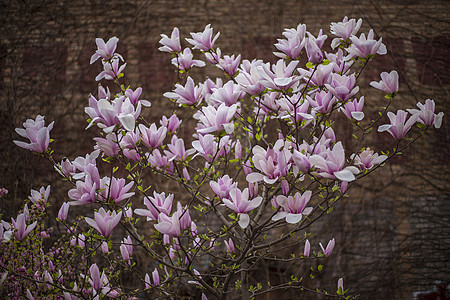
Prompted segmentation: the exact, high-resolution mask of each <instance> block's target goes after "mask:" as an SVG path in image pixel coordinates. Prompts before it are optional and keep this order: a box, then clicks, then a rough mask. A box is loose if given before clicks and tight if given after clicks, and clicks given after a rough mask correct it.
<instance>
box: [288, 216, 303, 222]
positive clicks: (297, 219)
mask: <svg viewBox="0 0 450 300" xmlns="http://www.w3.org/2000/svg"><path fill="white" fill-rule="evenodd" d="M302 217H303V216H302V214H287V216H286V222H288V223H289V224H297V223H298V222H300V221H301V220H302Z"/></svg>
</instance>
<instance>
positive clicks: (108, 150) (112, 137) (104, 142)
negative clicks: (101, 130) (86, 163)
mask: <svg viewBox="0 0 450 300" xmlns="http://www.w3.org/2000/svg"><path fill="white" fill-rule="evenodd" d="M94 141H96V142H97V143H96V145H95V146H94V148H95V149H98V150H101V151H102V152H103V153H104V154H106V156H108V157H114V156H116V155H118V154H119V145H118V144H117V135H116V134H115V133H109V134H108V135H107V136H106V139H104V138H99V137H96V138H94Z"/></svg>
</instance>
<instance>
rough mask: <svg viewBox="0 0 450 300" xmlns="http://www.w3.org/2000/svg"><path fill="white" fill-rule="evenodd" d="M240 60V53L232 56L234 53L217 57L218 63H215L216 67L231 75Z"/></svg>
mask: <svg viewBox="0 0 450 300" xmlns="http://www.w3.org/2000/svg"><path fill="white" fill-rule="evenodd" d="M240 62H241V55H240V54H239V55H238V56H237V57H234V55H231V56H229V55H225V56H224V57H223V58H220V59H219V64H218V65H217V67H218V68H219V69H221V70H223V71H224V72H225V73H227V74H228V75H230V76H233V75H234V74H235V73H236V71H237V69H238V67H239V63H240Z"/></svg>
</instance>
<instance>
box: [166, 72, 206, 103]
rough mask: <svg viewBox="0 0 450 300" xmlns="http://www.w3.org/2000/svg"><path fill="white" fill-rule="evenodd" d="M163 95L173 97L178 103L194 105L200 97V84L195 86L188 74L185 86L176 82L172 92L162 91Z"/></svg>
mask: <svg viewBox="0 0 450 300" xmlns="http://www.w3.org/2000/svg"><path fill="white" fill-rule="evenodd" d="M163 96H164V97H166V98H170V99H175V100H176V101H177V103H178V104H180V105H182V104H186V105H194V104H196V103H198V102H200V100H201V99H202V86H201V85H200V86H195V84H194V80H193V79H192V78H191V77H190V76H189V77H188V78H187V80H186V85H185V86H182V85H181V84H179V83H177V84H176V85H175V90H174V91H173V92H167V93H164V95H163Z"/></svg>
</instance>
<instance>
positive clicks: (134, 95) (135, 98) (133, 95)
mask: <svg viewBox="0 0 450 300" xmlns="http://www.w3.org/2000/svg"><path fill="white" fill-rule="evenodd" d="M141 94H142V88H140V87H138V88H137V89H136V90H134V91H133V90H132V89H127V90H126V91H125V97H127V98H128V99H129V100H130V102H131V104H133V105H136V104H138V103H141V104H142V105H144V106H146V107H150V106H152V104H151V103H150V101H148V100H139V97H140V96H141ZM99 98H100V99H102V98H101V97H100V96H99ZM108 98H109V97H108ZM108 98H107V99H108ZM103 99H105V98H103Z"/></svg>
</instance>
